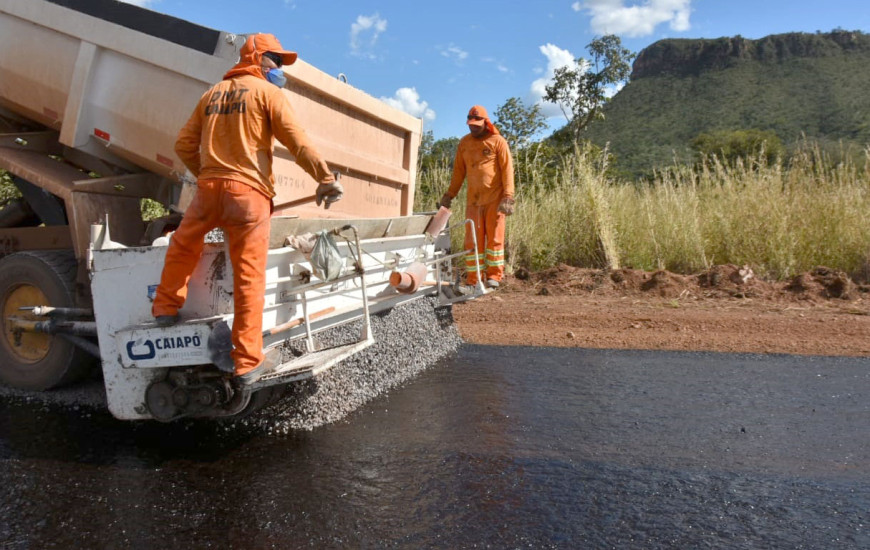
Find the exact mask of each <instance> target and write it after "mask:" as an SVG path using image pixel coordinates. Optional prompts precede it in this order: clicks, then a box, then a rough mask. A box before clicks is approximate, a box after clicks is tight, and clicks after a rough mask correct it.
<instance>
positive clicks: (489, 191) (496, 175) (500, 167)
mask: <svg viewBox="0 0 870 550" xmlns="http://www.w3.org/2000/svg"><path fill="white" fill-rule="evenodd" d="M466 179H468V201H467V203H468V205H469V206H485V205H487V204H491V203H493V202H495V201H499V200H501V199H503V198H504V197H513V196H514V167H513V160H512V159H511V150H510V147H509V146H508V143H507V141H505V139H504V138H503V137H501V135H499V134H498V133H489V134H487V135H486V137H484V138H476V137H474V136H472V135H471V134H467V135H466V136H465V137H463V138H462V139H461V140H459V146H457V148H456V158H455V159H454V161H453V177H452V178H451V179H450V187H449V188H448V189H447V194H448V195H450V197H452V198H454V197H456V195H457V194H458V193H459V190H460V189H461V188H462V182H463V181H465V180H466Z"/></svg>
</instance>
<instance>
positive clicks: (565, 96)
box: [544, 34, 635, 141]
mask: <svg viewBox="0 0 870 550" xmlns="http://www.w3.org/2000/svg"><path fill="white" fill-rule="evenodd" d="M586 50H587V51H588V52H589V54H590V56H591V60H586V59H583V58H581V57H578V58H577V59H575V60H574V65H573V66H565V67H560V68H558V69H556V71H555V74H554V75H553V82H552V84H548V85H547V86H546V87H545V88H544V89H545V91H546V94H545V95H544V99H545V100H546V101H549V102H550V103H555V104H556V105H558V106H559V109H561V110H562V114H564V115H565V118H566V119H567V120H568V125H569V126H570V128H571V135H572V136H573V138H574V141H577V140H579V138H580V132H581V131H582V130H583V129H584V128H586V126H588V125H589V123H590V122H592V121H593V120H595V119H601V118H604V114H603V109H604V105H605V104H606V103H607V100H608V97H607V92H608V87H610V86H614V85H618V84H620V83H623V82H625V81H626V80H627V79H628V77H629V75H630V74H631V65H630V62H631V60H632V59H634V57H635V54H634V53H632V52H631V51H630V50H628V49H625V48H623V47H622V41H621V40H620V39H619V37H618V36H616V35H613V34H608V35H606V36H602V37H601V38H596V39H595V40H593V41H592V42H590V43H589V44H588V45H587V46H586Z"/></svg>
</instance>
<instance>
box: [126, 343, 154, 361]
mask: <svg viewBox="0 0 870 550" xmlns="http://www.w3.org/2000/svg"><path fill="white" fill-rule="evenodd" d="M138 342H141V340H138V341H136V342H134V341H132V340H131V341H130V342H127V356H128V357H129V358H130V359H132V360H133V361H141V360H143V359H153V358H154V356H155V355H157V352H156V351H155V350H154V342H152V341H151V340H145V347H146V348H147V351H146V352H145V353H133V346H135V345H136V344H137V343H138Z"/></svg>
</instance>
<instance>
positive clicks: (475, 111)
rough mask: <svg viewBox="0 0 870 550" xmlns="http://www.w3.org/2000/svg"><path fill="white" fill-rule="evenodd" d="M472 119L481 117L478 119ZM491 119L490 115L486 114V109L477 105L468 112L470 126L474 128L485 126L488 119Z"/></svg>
mask: <svg viewBox="0 0 870 550" xmlns="http://www.w3.org/2000/svg"><path fill="white" fill-rule="evenodd" d="M472 117H480V118H478V119H475V118H472ZM488 118H489V114H488V113H487V112H486V108H484V107H482V106H480V105H475V106H474V107H472V108H471V109H469V111H468V124H471V125H472V126H483V125H484V124H486V121H487V119H488Z"/></svg>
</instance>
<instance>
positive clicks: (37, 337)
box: [3, 284, 52, 363]
mask: <svg viewBox="0 0 870 550" xmlns="http://www.w3.org/2000/svg"><path fill="white" fill-rule="evenodd" d="M45 305H48V299H47V298H46V297H45V294H43V293H42V290H40V289H39V288H38V287H35V286H33V285H28V284H23V285H19V286H17V287H15V288H14V289H12V290H11V291H10V292H9V293H8V294H7V295H6V299H5V300H4V302H3V337H4V338H5V342H4V343H5V344H6V348H7V349H8V350H10V351H11V352H12V353H13V354H15V355H16V356H17V357H18V359H19V360H20V361H21V362H23V363H36V362H37V361H39V360H41V359H43V358H44V357H45V356H46V355H48V350H49V349H50V348H51V338H52V337H51V335H49V334H41V333H38V332H21V333H20V335H18V336H16V334H15V332H16V331H14V330H13V327H14V324H13V323H10V322H9V319H10V318H13V317H15V318H18V319H25V320H30V321H36V320H38V318H37V317H36V316H35V315H33V314H31V313H30V312H29V311H22V310H20V309H19V308H22V307H33V306H45Z"/></svg>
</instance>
